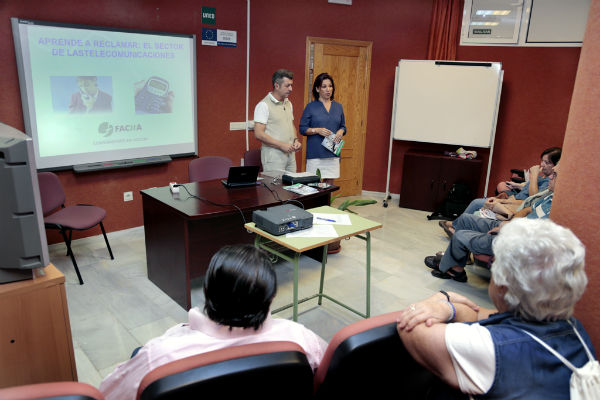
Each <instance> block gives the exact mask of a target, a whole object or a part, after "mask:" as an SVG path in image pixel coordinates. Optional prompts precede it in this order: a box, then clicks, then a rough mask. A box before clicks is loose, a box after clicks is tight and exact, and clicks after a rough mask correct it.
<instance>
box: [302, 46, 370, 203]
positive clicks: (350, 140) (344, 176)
mask: <svg viewBox="0 0 600 400" xmlns="http://www.w3.org/2000/svg"><path fill="white" fill-rule="evenodd" d="M371 48H372V43H371V42H362V41H355V40H342V39H326V38H315V37H307V38H306V71H305V87H304V93H305V94H304V104H308V103H309V102H310V101H312V100H313V96H312V85H313V82H314V78H315V77H316V76H317V75H319V74H320V73H323V72H327V73H329V74H330V75H331V76H332V77H333V80H334V82H335V100H336V101H337V102H339V103H341V104H342V106H343V107H344V114H345V117H346V129H347V134H346V136H345V137H344V140H345V141H346V144H345V145H344V149H343V150H342V154H341V161H340V178H339V179H336V180H335V184H336V185H338V186H339V187H340V190H339V192H338V194H339V195H340V196H351V195H357V194H360V193H361V191H362V180H363V167H364V155H365V137H366V133H367V109H368V104H369V81H370V73H371ZM305 143H306V141H305ZM305 147H306V146H303V150H302V163H303V165H306V150H305Z"/></svg>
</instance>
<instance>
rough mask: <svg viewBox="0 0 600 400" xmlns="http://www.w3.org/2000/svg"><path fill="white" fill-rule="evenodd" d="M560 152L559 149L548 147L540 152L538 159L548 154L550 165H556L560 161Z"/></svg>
mask: <svg viewBox="0 0 600 400" xmlns="http://www.w3.org/2000/svg"><path fill="white" fill-rule="evenodd" d="M561 153H562V150H561V149H560V147H550V148H549V149H546V150H544V151H543V152H542V155H541V156H540V159H542V158H543V157H544V156H545V155H546V154H548V158H549V159H550V161H552V164H554V165H556V164H558V162H559V161H560V155H561Z"/></svg>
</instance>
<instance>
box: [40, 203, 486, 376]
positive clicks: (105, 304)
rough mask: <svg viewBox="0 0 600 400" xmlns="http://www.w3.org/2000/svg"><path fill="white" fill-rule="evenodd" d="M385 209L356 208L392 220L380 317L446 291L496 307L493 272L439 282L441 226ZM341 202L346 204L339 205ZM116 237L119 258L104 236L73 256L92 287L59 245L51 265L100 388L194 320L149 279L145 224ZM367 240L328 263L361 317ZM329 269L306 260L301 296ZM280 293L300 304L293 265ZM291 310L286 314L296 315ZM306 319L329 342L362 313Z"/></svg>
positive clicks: (375, 290)
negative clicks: (138, 354) (436, 262)
mask: <svg viewBox="0 0 600 400" xmlns="http://www.w3.org/2000/svg"><path fill="white" fill-rule="evenodd" d="M363 197H369V198H375V199H377V200H378V203H377V204H374V205H369V206H364V207H360V208H356V211H357V212H358V213H359V214H360V215H361V216H363V217H365V218H369V219H372V220H375V221H379V222H381V223H383V228H382V229H379V230H376V231H374V232H373V233H372V261H371V265H372V270H371V315H373V316H374V315H379V314H383V313H386V312H390V311H395V310H398V309H401V308H404V307H406V306H407V305H408V304H410V303H411V302H414V301H416V300H420V299H423V298H425V297H427V296H429V295H430V294H432V293H434V292H436V291H438V290H440V289H445V290H453V291H456V292H459V293H462V294H465V295H467V296H468V297H470V298H471V299H473V300H474V301H475V302H476V303H478V304H480V305H482V306H486V307H491V302H490V301H489V299H488V296H487V276H489V273H488V271H487V270H483V269H480V268H476V267H475V268H473V269H469V270H468V273H469V281H468V283H466V284H464V283H458V282H454V281H445V280H440V279H436V278H434V277H432V276H431V275H430V271H431V270H430V269H429V268H427V267H426V266H425V265H424V264H423V258H424V257H425V256H427V255H431V254H434V253H435V252H436V251H438V250H443V249H445V247H446V245H447V243H448V239H447V238H446V235H445V234H444V232H443V231H442V230H441V229H440V228H439V226H438V222H437V221H428V220H427V218H426V216H427V214H428V213H427V212H424V211H416V210H408V209H403V208H399V207H398V205H397V204H398V203H397V200H396V201H394V200H392V201H391V202H390V205H389V207H388V208H384V207H383V206H382V203H381V200H382V197H378V194H369V195H366V196H363ZM340 201H341V199H337V200H336V203H338V202H340ZM108 236H109V240H110V243H111V247H112V249H113V253H114V255H115V260H110V258H109V256H108V251H107V250H106V246H105V244H104V240H103V238H102V235H99V236H96V237H91V238H85V239H80V240H76V241H74V242H73V249H74V252H75V255H76V257H77V262H78V264H79V268H80V270H81V274H82V276H83V279H84V281H85V284H84V285H82V286H80V285H79V284H78V282H77V277H76V275H75V272H74V270H73V266H72V264H71V261H70V258H68V257H67V256H66V255H65V253H66V251H65V247H64V244H56V245H52V246H50V260H51V262H52V263H54V265H56V266H57V268H59V269H60V270H61V271H62V272H63V273H64V274H65V275H66V289H67V301H68V304H69V314H70V319H71V330H72V334H73V345H74V348H75V358H76V363H77V373H78V376H79V380H80V381H82V382H87V383H90V384H92V385H94V386H98V385H99V384H100V381H101V380H102V378H103V377H105V376H106V375H107V374H108V373H109V372H111V371H112V370H113V369H114V367H115V365H117V364H118V363H120V362H122V361H125V360H127V359H128V358H129V357H130V355H131V351H132V350H133V349H134V348H136V347H138V346H140V345H143V344H144V343H145V342H146V341H148V340H149V339H151V338H153V337H155V336H158V335H161V334H162V333H163V332H164V331H165V330H166V329H167V328H169V327H171V326H173V325H175V324H176V323H179V322H183V321H185V320H186V319H187V318H186V316H187V315H186V312H185V311H184V310H183V309H182V308H181V307H180V306H179V305H178V304H176V303H175V302H174V301H173V300H171V299H170V298H169V297H168V296H167V295H165V294H164V293H163V292H162V291H161V290H160V289H158V288H157V287H156V286H155V285H154V284H153V283H151V282H150V281H149V280H148V279H147V275H146V253H145V245H144V231H143V227H139V228H133V229H128V230H125V231H120V232H113V233H110V234H109V235H108ZM364 260H365V242H364V241H363V240H360V239H356V238H353V239H350V240H347V241H344V242H343V243H342V251H341V252H340V253H339V254H336V255H330V256H329V258H328V264H327V271H326V276H325V292H326V293H327V294H329V295H331V296H333V297H335V298H339V299H340V300H341V301H343V302H345V303H348V304H349V305H351V306H352V307H353V308H355V309H358V310H364V309H365V264H364ZM320 266H321V264H320V263H318V262H316V261H314V260H312V259H309V258H307V257H302V258H301V264H300V286H299V297H300V298H302V297H304V296H308V295H311V294H313V293H315V292H316V291H317V290H318V282H319V276H320ZM276 271H277V277H278V285H279V290H278V293H277V296H276V297H275V300H274V302H273V308H274V309H275V308H277V307H279V306H281V305H285V304H287V303H289V302H290V301H291V298H292V266H291V264H289V263H287V262H278V263H277V264H276ZM201 284H202V282H201V281H198V282H195V283H194V286H195V287H194V289H193V290H192V304H193V305H194V306H200V307H202V306H203V303H204V299H203V294H202V290H201ZM291 312H292V311H291V309H288V310H285V311H283V312H281V313H279V314H277V315H276V316H277V317H281V318H291ZM299 312H300V315H299V322H301V323H302V324H304V325H305V326H307V327H308V328H310V329H312V330H313V331H315V332H316V333H318V334H319V335H321V336H322V337H323V338H324V339H325V340H330V339H331V338H332V336H333V335H334V334H335V332H337V331H338V330H339V329H341V328H342V327H343V326H345V325H347V324H349V323H352V322H355V321H358V320H359V319H360V317H359V316H357V315H355V314H353V313H351V312H349V311H347V310H345V309H343V308H341V307H339V306H338V305H336V304H333V303H332V302H330V301H327V300H326V299H325V300H323V305H322V306H317V302H316V299H315V300H311V301H308V302H306V303H303V304H301V305H300V307H299Z"/></svg>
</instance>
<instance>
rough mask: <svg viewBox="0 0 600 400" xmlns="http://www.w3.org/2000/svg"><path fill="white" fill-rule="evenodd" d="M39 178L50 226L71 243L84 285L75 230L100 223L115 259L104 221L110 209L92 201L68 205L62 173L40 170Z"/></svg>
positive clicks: (44, 211)
mask: <svg viewBox="0 0 600 400" xmlns="http://www.w3.org/2000/svg"><path fill="white" fill-rule="evenodd" d="M38 181H39V185H40V197H41V198H42V211H43V213H44V224H45V225H46V229H58V230H59V231H60V234H61V235H62V237H63V239H64V241H65V244H66V246H67V255H69V256H71V261H72V262H73V267H75V272H76V273H77V278H79V283H80V284H81V285H83V279H81V274H80V273H79V268H78V267H77V261H75V256H74V255H73V250H72V249H71V239H72V237H73V231H74V230H76V231H82V230H86V229H90V228H93V227H94V226H96V225H100V229H101V230H102V235H104V241H105V242H106V247H107V248H108V253H109V254H110V259H111V260H114V259H115V258H114V256H113V253H112V250H111V248H110V244H109V243H108V238H107V237H106V231H105V230H104V225H102V220H103V219H104V217H105V216H106V211H105V210H104V209H103V208H100V207H96V206H92V205H89V204H78V205H75V206H68V207H65V201H66V195H65V191H64V190H63V187H62V185H61V183H60V181H59V180H58V176H56V174H54V173H52V172H40V173H38Z"/></svg>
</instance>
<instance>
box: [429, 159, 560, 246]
mask: <svg viewBox="0 0 600 400" xmlns="http://www.w3.org/2000/svg"><path fill="white" fill-rule="evenodd" d="M561 153H562V151H561V149H560V148H558V147H550V148H548V149H546V150H544V151H543V152H542V155H541V162H540V165H534V166H532V167H531V168H530V169H529V177H530V178H529V181H528V182H526V183H525V185H524V186H523V188H522V189H521V190H516V189H510V188H506V189H507V190H506V191H500V194H499V195H498V196H496V197H492V198H490V199H487V200H486V199H485V198H479V199H475V200H473V201H471V203H470V204H469V205H468V206H467V208H466V209H465V211H464V214H473V213H475V212H477V211H479V210H480V209H481V208H483V207H484V206H485V204H486V201H488V202H489V201H498V202H500V201H501V202H502V203H503V204H508V205H510V207H509V209H514V208H517V207H518V206H519V205H520V204H521V203H522V202H523V200H525V199H527V198H528V197H530V196H533V195H536V194H538V193H539V192H542V191H544V190H546V189H547V188H548V183H549V182H550V175H551V174H552V169H553V168H554V166H556V165H558V162H559V161H560V156H561ZM535 176H537V177H538V178H537V180H536V179H532V177H535ZM517 185H519V184H517ZM498 186H499V187H500V185H498ZM514 187H515V188H516V186H514ZM491 199H496V200H491ZM439 225H440V227H441V228H442V229H444V231H445V232H446V234H447V235H448V236H449V237H451V236H452V234H454V231H455V229H456V227H455V226H454V224H453V222H452V221H440V222H439Z"/></svg>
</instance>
